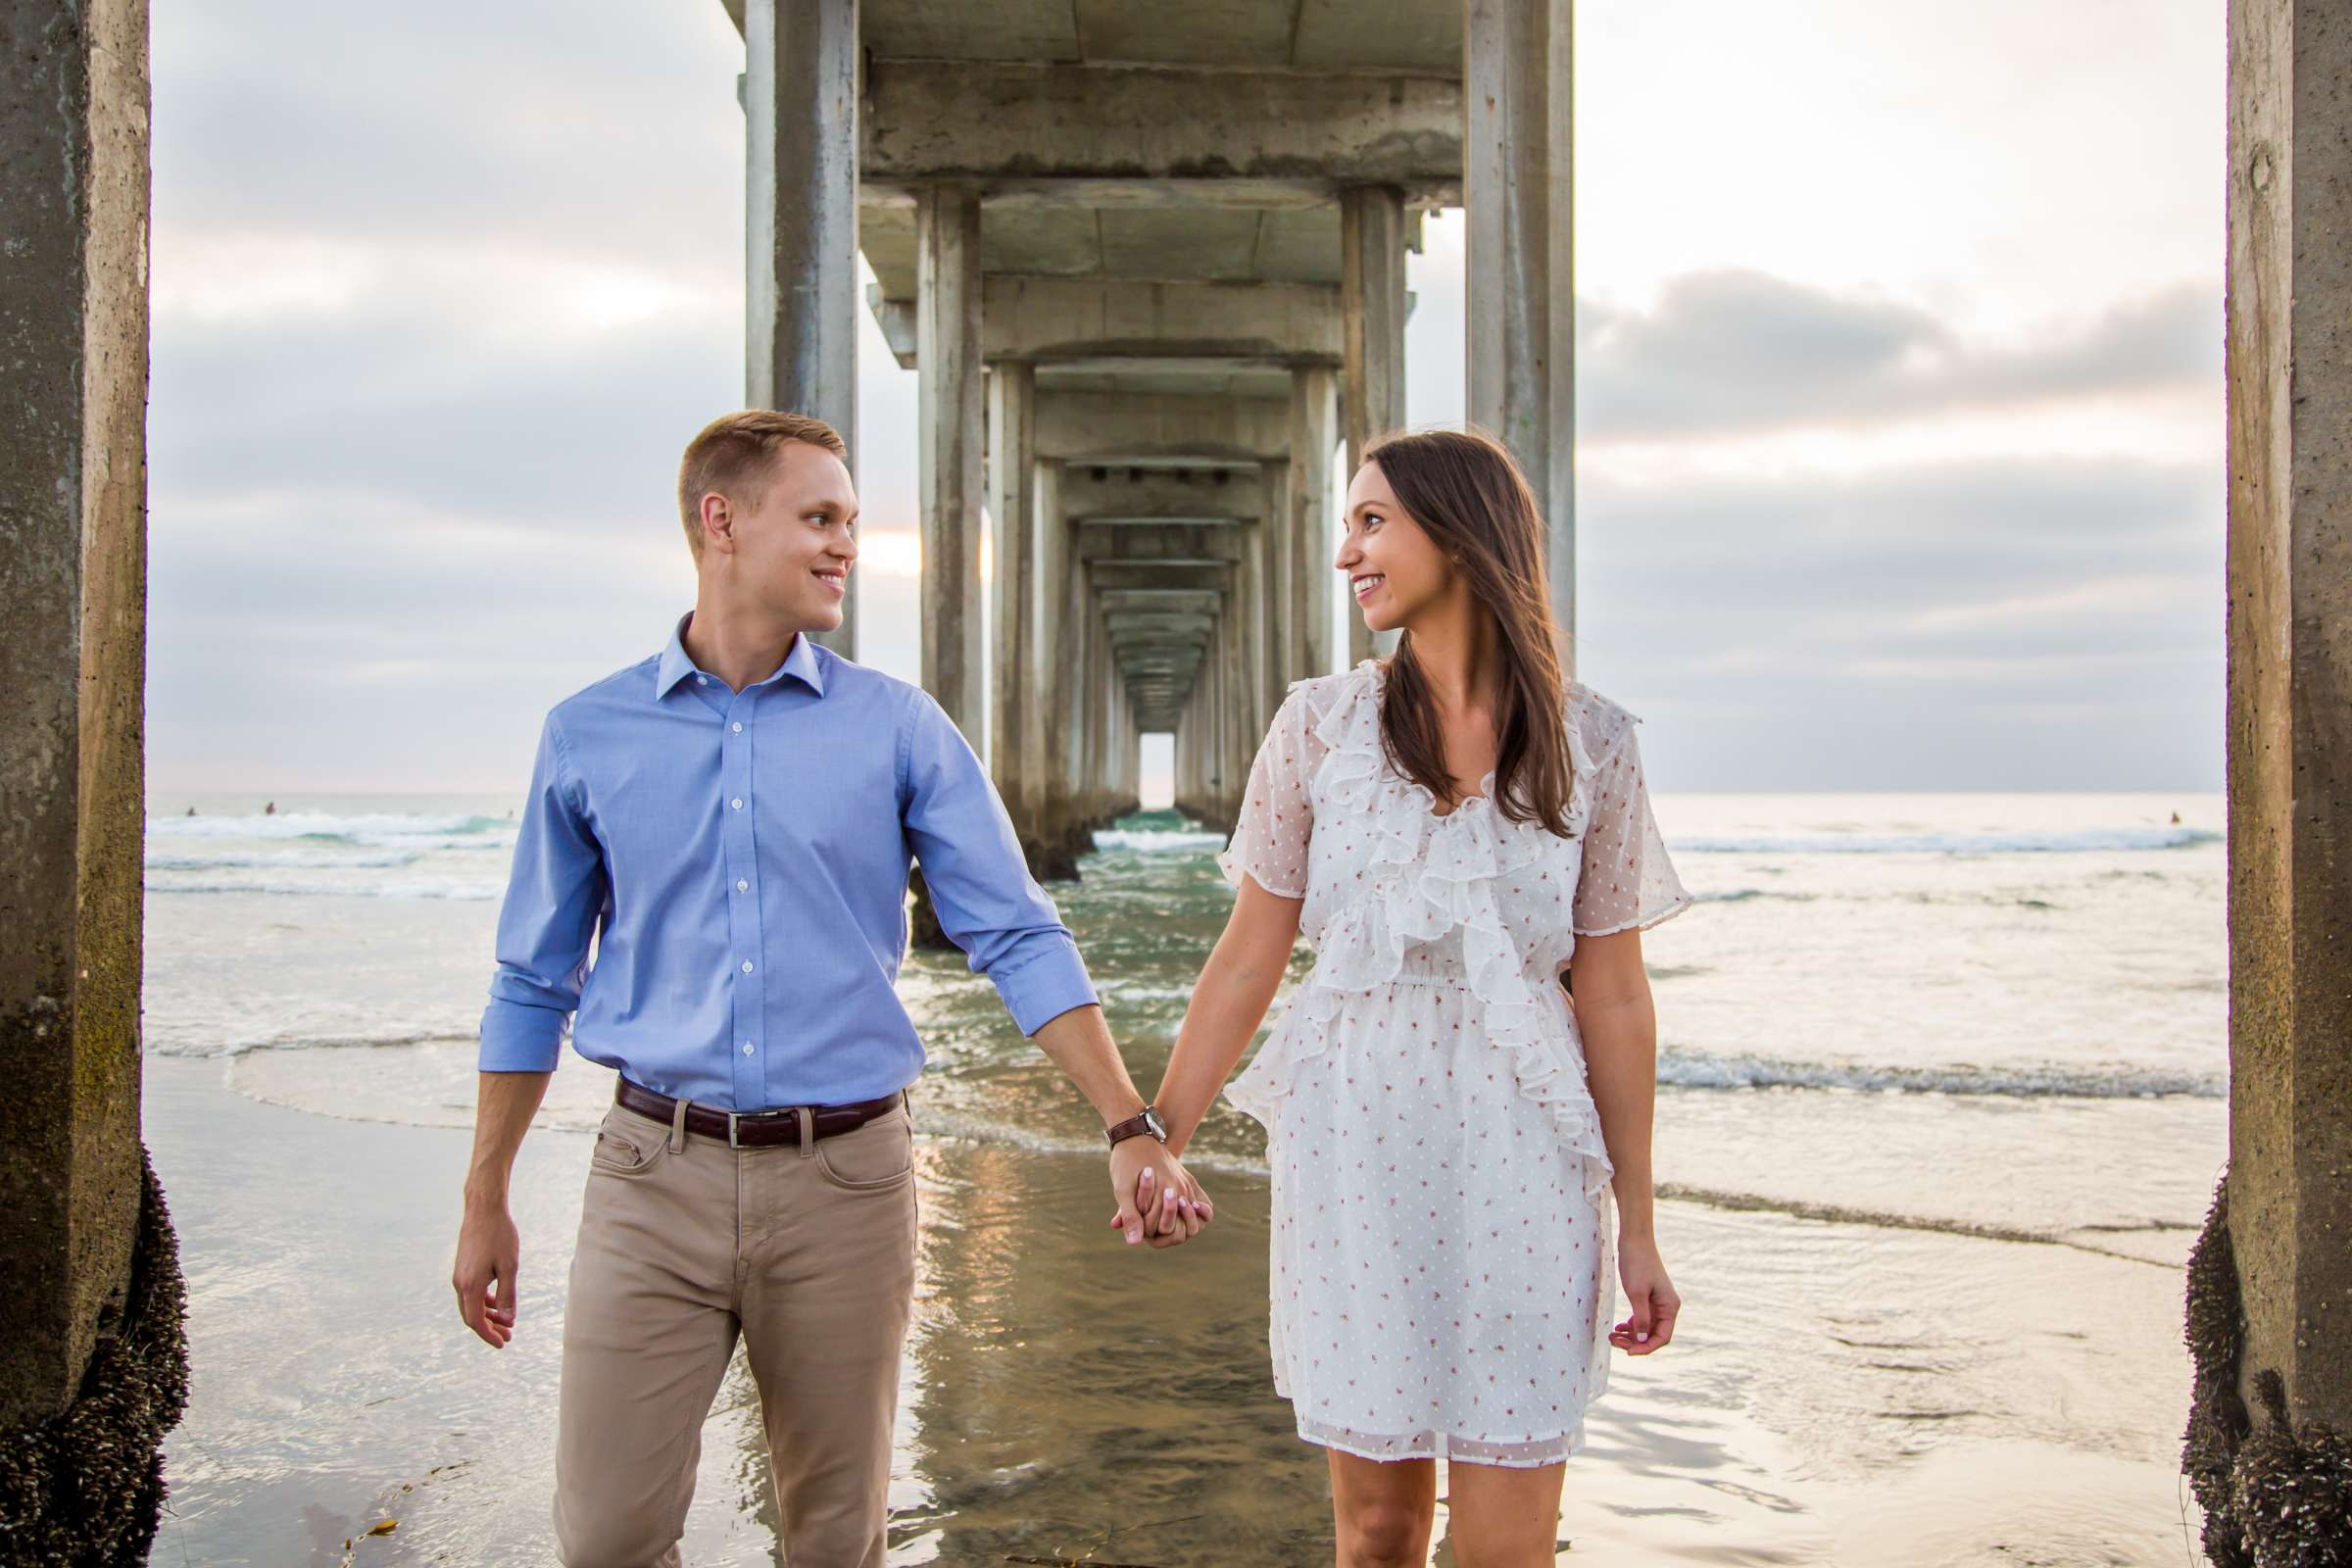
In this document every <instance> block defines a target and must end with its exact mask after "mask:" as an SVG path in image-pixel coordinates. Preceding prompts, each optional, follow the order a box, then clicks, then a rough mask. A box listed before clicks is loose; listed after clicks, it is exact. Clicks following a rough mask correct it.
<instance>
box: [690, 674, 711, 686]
mask: <svg viewBox="0 0 2352 1568" xmlns="http://www.w3.org/2000/svg"><path fill="white" fill-rule="evenodd" d="M694 683H695V684H696V685H697V686H708V685H710V684H711V677H710V676H708V675H697V676H695V677H694Z"/></svg>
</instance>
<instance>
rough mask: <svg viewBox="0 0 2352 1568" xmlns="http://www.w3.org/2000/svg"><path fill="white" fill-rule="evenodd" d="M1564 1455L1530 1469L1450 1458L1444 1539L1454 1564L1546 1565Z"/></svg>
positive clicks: (1556, 1528)
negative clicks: (1451, 1546)
mask: <svg viewBox="0 0 2352 1568" xmlns="http://www.w3.org/2000/svg"><path fill="white" fill-rule="evenodd" d="M1567 1470H1568V1464H1567V1461H1566V1460H1562V1461H1561V1462H1560V1463H1558V1464H1547V1465H1542V1466H1538V1467H1535V1468H1532V1469H1522V1468H1515V1467H1513V1466H1510V1465H1500V1464H1471V1463H1469V1462H1467V1461H1465V1460H1461V1459H1455V1460H1453V1461H1452V1462H1451V1464H1450V1466H1449V1468H1448V1469H1447V1471H1446V1540H1448V1541H1450V1542H1452V1543H1453V1560H1454V1561H1455V1562H1456V1563H1457V1564H1459V1565H1460V1568H1552V1564H1553V1563H1554V1562H1556V1561H1557V1560H1558V1556H1559V1553H1558V1547H1559V1533H1560V1480H1561V1477H1563V1476H1564V1475H1565V1474H1566V1473H1567Z"/></svg>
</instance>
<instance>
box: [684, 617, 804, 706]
mask: <svg viewBox="0 0 2352 1568" xmlns="http://www.w3.org/2000/svg"><path fill="white" fill-rule="evenodd" d="M693 619H694V612H693V611H691V610H690V611H688V612H687V613H685V614H683V615H680V616H679V617H678V623H677V624H676V625H675V626H672V627H671V628H670V629H669V645H668V646H667V647H665V648H663V649H662V662H661V665H660V667H659V668H658V669H657V670H656V672H655V675H654V701H655V702H657V703H658V702H660V701H662V698H664V697H667V696H668V695H669V694H670V692H671V690H672V689H674V688H675V687H676V686H677V684H678V682H680V681H682V680H684V679H685V678H686V677H687V676H689V675H699V674H702V673H703V671H702V670H700V669H698V668H696V667H695V662H694V660H693V658H692V657H691V656H690V655H689V654H688V653H687V652H686V627H687V625H688V624H689V623H690V622H692V621H693ZM783 675H793V676H797V677H798V678H799V680H800V682H801V684H802V685H804V686H806V687H808V688H809V690H810V691H812V692H814V693H816V695H817V696H819V697H822V696H824V695H825V666H824V665H823V663H822V662H819V660H818V659H817V655H816V643H815V641H814V640H813V639H812V638H810V637H809V634H808V633H807V632H802V633H800V634H798V635H797V636H795V637H794V638H793V639H792V652H791V653H789V654H786V655H785V656H784V666H783V667H782V668H781V669H779V670H777V671H776V673H775V674H774V675H770V676H769V677H768V678H767V679H768V680H771V681H772V680H774V679H776V678H777V677H778V676H783ZM758 684H760V685H762V686H764V685H766V684H767V681H760V682H759V683H758Z"/></svg>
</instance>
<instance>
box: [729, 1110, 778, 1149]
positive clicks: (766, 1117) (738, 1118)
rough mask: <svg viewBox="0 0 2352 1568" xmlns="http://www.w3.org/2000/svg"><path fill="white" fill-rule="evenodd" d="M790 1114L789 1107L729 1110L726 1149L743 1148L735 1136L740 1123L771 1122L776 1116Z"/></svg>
mask: <svg viewBox="0 0 2352 1568" xmlns="http://www.w3.org/2000/svg"><path fill="white" fill-rule="evenodd" d="M791 1113H792V1112H791V1110H790V1107H785V1108H782V1109H776V1110H730V1111H728V1112H727V1147H728V1148H729V1149H741V1148H742V1147H743V1145H742V1143H741V1142H739V1141H738V1138H737V1135H736V1127H737V1125H738V1124H739V1123H742V1122H747V1121H771V1120H773V1119H774V1118H776V1117H778V1116H784V1115H789V1114H791Z"/></svg>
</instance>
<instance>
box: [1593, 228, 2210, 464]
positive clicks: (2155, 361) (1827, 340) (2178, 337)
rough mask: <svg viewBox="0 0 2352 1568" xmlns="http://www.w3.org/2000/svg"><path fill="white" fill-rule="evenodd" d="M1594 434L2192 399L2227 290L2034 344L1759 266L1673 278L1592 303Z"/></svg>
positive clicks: (2201, 386)
mask: <svg viewBox="0 0 2352 1568" xmlns="http://www.w3.org/2000/svg"><path fill="white" fill-rule="evenodd" d="M1577 340H1578V354H1579V361H1578V377H1579V391H1580V403H1579V408H1578V418H1579V421H1580V423H1581V426H1582V428H1583V431H1584V433H1586V434H1587V435H1588V436H1589V437H1590V438H1593V439H1596V440H1600V441H1609V440H1613V439H1624V438H1629V437H1636V438H1638V437H1642V436H1650V435H1657V434H1661V433H1672V434H1683V435H1699V434H1712V433H1725V432H1732V431H1745V430H1757V429H1771V428H1786V427H1789V426H1797V425H1805V424H1814V423H1824V422H1827V423H1837V424H1875V423H1881V422H1887V421H1892V420H1897V419H1915V418H1918V417H1922V416H1931V415H1939V414H1950V413H1954V412H1958V411H1963V410H1979V409H1985V408H1988V407H2001V406H2019V405H2034V404H2041V403H2046V402H2049V401H2051V400H2054V399H2082V398H2106V397H2126V398H2137V397H2145V396H2148V395H2151V394H2159V395H2163V394H2188V395H2195V394H2197V393H2200V392H2202V391H2204V390H2205V389H2207V388H2209V387H2211V386H2212V385H2213V384H2214V383H2215V382H2216V381H2218V379H2219V377H2220V374H2221V350H2222V298H2221V291H2220V288H2219V286H2218V281H2217V282H2212V283H2209V282H2205V281H2183V282H2181V283H2178V284H2176V285H2174V286H2172V287H2169V288H2166V289H2163V290H2161V291H2158V292H2156V293H2153V294H2149V295H2147V296H2145V297H2142V298H2139V299H2134V300H2129V301H2124V302H2120V303H2118V304H2117V305H2115V306H2114V307H2112V308H2111V309H2109V310H2108V311H2107V312H2105V313H2104V314H2102V315H2100V316H2098V317H2096V318H2093V319H2088V320H2079V321H2072V322H2066V323H2061V324H2060V325H2059V326H2058V327H2057V328H2055V329H2054V330H2051V331H2049V332H2045V333H2042V334H2038V335H2036V336H2035V337H2034V338H2032V339H2029V340H2027V341H2024V342H2021V343H1997V342H1996V343H1987V342H1980V341H1975V340H1972V339H1971V338H1969V337H1967V336H1966V335H1964V334H1963V333H1962V332H1960V331H1959V330H1957V329H1956V328H1954V327H1952V326H1950V325H1948V324H1946V323H1945V322H1944V320H1943V319H1940V318H1938V317H1937V316H1936V315H1934V314H1932V313H1931V312H1929V311H1927V310H1926V309H1923V308H1922V307H1920V306H1917V305H1914V304H1910V303H1906V302H1903V301H1898V300H1893V299H1886V298H1878V297H1873V296H1869V295H1861V294H1853V293H1845V292H1839V291H1835V290H1831V289H1827V288H1821V287H1815V286H1811V285H1807V284H1802V283H1797V282H1792V281H1789V280H1788V279H1786V278H1780V277H1773V276H1768V275H1766V274H1764V273H1761V272H1757V271H1753V270H1747V269H1723V270H1709V271H1701V272H1691V273H1685V274H1682V275H1679V276H1676V277H1673V278H1670V279H1668V280H1667V281H1666V282H1665V284H1664V286H1663V287H1662V288H1661V289H1660V291H1659V296H1658V299H1657V301H1656V303H1655V304H1654V305H1652V306H1651V307H1649V308H1648V309H1646V310H1635V309H1627V308H1622V307H1615V306H1610V305H1607V304H1600V303H1595V302H1593V301H1583V302H1581V303H1580V307H1579V310H1578V316H1577Z"/></svg>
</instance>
